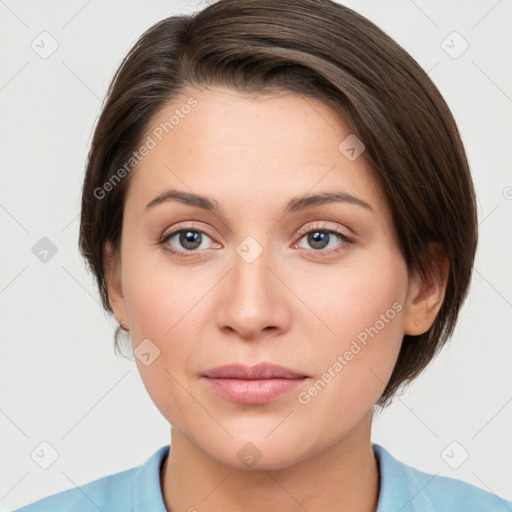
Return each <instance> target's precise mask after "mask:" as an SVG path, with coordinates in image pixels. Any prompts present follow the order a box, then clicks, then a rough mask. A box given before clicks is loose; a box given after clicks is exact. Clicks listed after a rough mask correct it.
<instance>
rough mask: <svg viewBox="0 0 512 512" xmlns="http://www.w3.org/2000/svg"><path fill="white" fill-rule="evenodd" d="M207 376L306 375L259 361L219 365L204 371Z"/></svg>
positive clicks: (225, 377) (298, 376)
mask: <svg viewBox="0 0 512 512" xmlns="http://www.w3.org/2000/svg"><path fill="white" fill-rule="evenodd" d="M204 376H205V377H209V378H215V379H244V380H256V379H278V378H281V379H297V378H301V377H306V375H304V374H302V373H299V372H296V371H294V370H291V369H290V368H286V367H284V366H280V365H278V364H273V363H259V364H256V365H254V366H247V365H245V364H241V363H234V364H226V365H224V366H217V367H216V368H212V369H210V370H208V371H207V372H205V373H204Z"/></svg>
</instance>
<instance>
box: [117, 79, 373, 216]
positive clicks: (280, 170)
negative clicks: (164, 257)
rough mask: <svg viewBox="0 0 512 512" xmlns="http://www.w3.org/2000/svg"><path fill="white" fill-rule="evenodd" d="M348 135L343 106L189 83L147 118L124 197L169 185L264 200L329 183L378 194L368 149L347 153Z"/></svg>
mask: <svg viewBox="0 0 512 512" xmlns="http://www.w3.org/2000/svg"><path fill="white" fill-rule="evenodd" d="M347 137H353V134H351V131H350V128H349V127H348V126H347V125H346V123H345V122H344V121H343V119H342V118H341V117H340V116H339V114H337V113H336V112H335V111H334V110H333V109H331V108H330V107H329V106H328V105H326V104H324V103H323V102H321V101H319V100H316V99H314V98H311V97H306V96H303V95H300V94H295V93H291V92H288V91H279V92H276V93H272V94H268V93H267V94H258V95H254V94H245V93H240V92H237V91H233V90H230V89H224V88H213V89H212V88H210V89H201V90H198V89H188V90H186V91H184V92H182V93H181V94H180V95H179V96H178V97H176V98H174V99H173V100H172V101H170V102H169V103H168V104H166V105H165V106H164V107H163V108H161V109H160V110H159V111H158V112H157V113H156V115H155V116H154V117H153V118H152V119H151V120H150V122H149V123H148V126H147V128H146V131H145V134H144V137H143V141H147V142H149V143H150V145H151V146H152V148H151V149H150V150H149V151H148V152H147V154H146V156H144V157H143V158H142V159H141V160H140V162H139V164H138V165H137V166H136V167H135V169H134V171H133V173H134V176H132V179H133V181H132V184H131V186H130V190H129V192H128V198H127V201H129V202H131V203H137V208H138V209H139V210H140V209H141V208H142V209H143V208H144V207H145V206H146V204H147V203H148V202H149V201H151V200H152V199H153V198H154V196H156V195H158V194H159V193H161V192H162V190H163V189H164V188H168V187H170V186H174V187H175V188H179V189H181V190H185V191H190V192H192V191H193V192H196V193H202V192H203V193H207V194H208V195H213V196H216V197H218V199H219V201H220V202H221V203H223V202H226V201H229V200H233V199H238V200H239V201H240V202H241V203H244V202H246V203H247V201H260V202H261V205H262V206H263V204H264V203H265V202H266V201H269V200H270V198H271V197H275V196H277V195H280V194H282V193H284V194H286V195H287V196H290V197H292V196H296V195H298V194H304V193H306V192H307V191H308V190H311V191H312V192H313V191H316V190H315V189H318V190H320V189H321V190H322V191H325V190H329V189H330V188H332V189H333V190H334V189H337V190H339V189H340V188H341V189H342V190H344V191H346V192H347V193H354V194H355V192H356V191H357V192H358V194H357V195H358V196H361V195H366V197H367V199H368V201H373V202H375V201H378V200H379V197H377V196H379V190H378V187H377V183H376V182H375V179H374V175H373V172H372V170H371V168H370V166H369V164H368V162H367V161H366V159H365V158H364V153H362V154H361V156H360V157H358V158H357V159H355V160H350V159H348V158H347V156H346V154H345V153H343V151H341V150H340V143H342V142H343V141H345V140H347Z"/></svg>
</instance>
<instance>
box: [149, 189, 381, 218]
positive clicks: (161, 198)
mask: <svg viewBox="0 0 512 512" xmlns="http://www.w3.org/2000/svg"><path fill="white" fill-rule="evenodd" d="M170 201H178V202H180V203H183V204H186V205H188V206H195V207H197V208H201V209H203V210H207V211H211V212H214V213H221V212H222V207H221V206H220V204H219V203H218V202H217V201H216V200H215V199H213V198H211V197H208V196H202V195H199V194H195V193H193V192H185V191H183V190H176V189H166V190H164V191H163V192H162V193H161V194H159V195H158V196H157V197H155V198H154V199H152V200H151V201H150V202H149V203H148V204H147V205H146V207H145V208H144V211H145V212H147V211H148V210H150V209H151V208H153V207H155V206H157V205H159V204H162V203H167V202H170ZM327 203H349V204H354V205H357V206H361V207H363V208H366V209H367V210H370V211H372V212H373V211H374V210H373V208H372V207H371V206H370V205H369V204H368V203H367V202H365V201H363V200H362V199H359V198H358V197H356V196H353V195H351V194H348V193H347V192H324V193H321V194H315V195H303V196H296V197H293V198H292V199H291V200H290V201H289V202H288V204H287V205H286V207H285V209H284V214H285V215H286V214H287V213H292V212H297V211H300V210H304V209H306V208H310V207H313V206H319V205H323V204H327Z"/></svg>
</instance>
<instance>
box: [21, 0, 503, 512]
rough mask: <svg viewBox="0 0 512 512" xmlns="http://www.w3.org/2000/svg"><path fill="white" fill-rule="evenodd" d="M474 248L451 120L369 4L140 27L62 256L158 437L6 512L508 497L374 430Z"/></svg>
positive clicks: (348, 505) (231, 11)
mask: <svg viewBox="0 0 512 512" xmlns="http://www.w3.org/2000/svg"><path fill="white" fill-rule="evenodd" d="M476 245H477V216H476V206H475V194H474V189H473V184H472V181H471V176H470V172H469V168H468V163H467V160H466V156H465V152H464V148H463V145H462V142H461V139H460V136H459V133H458V130H457V127H456V124H455V122H454V120H453V118H452V116H451V113H450V111H449V109H448V107H447V105H446V103H445V102H444V100H443V99H442V97H441V95H440V94H439V92H438V91H437V89H436V87H435V86H434V85H433V84H432V82H431V81H430V79H429V78H428V76H427V75H426V73H425V72H424V71H423V70H422V69H421V68H420V67H419V66H418V64H417V63H416V62H415V61H414V60H413V59H412V58H411V57H410V56H409V55H408V54H407V53H406V52H405V51H404V50H403V49H402V48H401V47H399V46H398V45H397V43H395V42H394V41H393V40H392V39H390V38H389V37H388V36H387V35H386V34H385V33H383V32H382V31H381V30H380V29H378V28H377V27H376V26H375V25H373V24H372V23H371V22H369V21H368V20H367V19H365V18H363V17H362V16H360V15H358V14H356V13H355V12H353V11H351V10H350V9H348V8H346V7H343V6H341V5H339V4H336V3H334V2H331V1H329V0H278V1H270V0H220V1H218V2H216V3H214V4H212V5H210V6H209V7H207V8H205V9H203V10H202V11H200V12H198V13H196V14H195V15H193V16H173V17H170V18H167V19H165V20H163V21H161V22H160V23H157V24H156V25H155V26H153V27H151V28H150V29H149V30H148V31H147V32H146V33H145V34H144V35H143V36H142V37H141V38H140V39H139V41H138V42H137V43H136V44H135V46H134V47H133V48H132V50H131V51H130V52H129V54H128V55H127V57H126V58H125V59H124V61H123V62H122V64H121V66H120V69H119V70H118V72H117V73H116V75H115V77H114V79H113V81H112V84H111V87H110V89H109V92H108V98H107V101H106V103H105V105H104V108H103V111H102V114H101V116H100V118H99V121H98V124H97V127H96V130H95V134H94V138H93V141H92V146H91V150H90V153H89V159H88V166H87V171H86V176H85V181H84V187H83V196H82V216H81V226H80V250H81V252H82V254H83V256H84V257H85V258H86V259H87V262H88V264H89V267H90V269H91V270H92V272H93V274H94V276H95V278H96V279H97V283H98V286H99V290H100V294H101V297H102V301H103V305H104V307H105V309H106V310H107V311H109V312H110V313H112V314H114V315H115V317H116V318H117V319H118V321H119V323H120V327H119V329H118V331H117V332H116V347H119V345H118V342H119V335H120V334H121V332H122V331H126V332H128V333H129V334H130V340H131V344H132V347H133V350H134V354H135V356H136V364H137V366H138V369H139V372H140V374H141V377H142V379H143V382H144V385H145V387H146V389H147V391H148V393H149V395H150V396H151V398H152V400H153V401H154V403H155V404H156V406H157V407H158V408H159V410H160V411H161V413H162V414H163V416H164V417H165V418H166V419H167V420H168V421H169V423H170V424H171V425H172V428H171V443H170V446H169V445H167V446H164V447H162V448H161V449H159V450H158V451H157V452H156V453H154V454H153V455H152V456H151V457H150V458H149V459H148V461H147V462H146V463H145V464H143V465H141V466H139V467H136V468H132V469H129V470H126V471H123V472H120V473H116V474H114V475H109V476H107V477H104V478H100V479H98V480H95V481H93V482H90V483H88V484H87V485H84V486H82V487H81V488H80V489H78V488H75V489H69V490H67V491H63V492H61V493H58V494H56V495H53V496H50V497H47V498H44V499H42V500H39V501H37V502H35V503H34V504H32V505H29V506H27V507H24V508H22V509H19V510H22V511H25V512H36V511H43V510H52V511H58V510H80V511H82V510H98V509H99V510H102V511H109V510H116V511H120V510H123V511H125V510H126V511H128V510H134V511H142V510H147V511H149V510H151V511H160V512H164V511H166V510H167V511H173V512H176V511H181V510H188V511H195V510H198V511H202V510H209V511H217V510H219V511H220V510H222V511H229V510H244V511H252V510H258V511H261V510H286V511H295V510H308V511H316V510H333V511H334V510H357V511H360V512H375V511H377V512H391V511H397V510H402V511H412V510H416V511H420V510H421V511H424V510H432V511H434V510H435V511H437V512H439V511H445V510H446V511H451V512H453V511H454V510H464V511H465V512H470V511H477V510H478V511H480V510H496V511H498V510H507V507H508V509H512V502H510V501H506V500H504V499H503V498H500V497H498V496H495V495H493V494H491V493H490V492H487V491H485V490H483V489H480V488H477V487H475V486H472V485H470V484H468V483H465V482H462V481H458V480H455V479H452V478H447V477H443V476H439V475H437V476H436V475H431V474H428V473H424V472H422V471H419V470H418V469H415V468H413V467H411V466H408V465H406V464H404V463H402V462H400V461H398V460H397V459H395V458H394V457H393V456H392V455H391V454H390V453H389V452H388V451H387V450H386V449H385V448H383V447H382V446H380V445H378V444H375V443H372V442H371V425H372V416H373V413H374V411H375V409H376V408H377V407H380V408H384V407H386V406H387V405H389V404H390V403H391V401H392V398H393V396H394V395H395V394H396V392H397V391H398V390H399V388H400V387H401V386H404V385H406V384H407V383H410V382H411V381H412V380H413V379H414V378H415V377H416V376H418V375H419V374H420V373H421V372H422V371H423V370H424V369H425V368H426V367H427V365H428V364H429V362H430V361H431V360H432V359H433V358H434V356H435V355H436V354H437V353H438V352H439V350H440V349H441V348H442V346H443V345H444V343H445V342H446V341H447V340H448V339H449V337H450V335H451V333H452V332H453V329H454V327H455V324H456V321H457V316H458V313H459V310H460V308H461V305H462V304H463V301H464V299H465V297H466V294H467V289H468V286H469V283H470V279H471V271H472V265H473V260H474V255H475V250H476Z"/></svg>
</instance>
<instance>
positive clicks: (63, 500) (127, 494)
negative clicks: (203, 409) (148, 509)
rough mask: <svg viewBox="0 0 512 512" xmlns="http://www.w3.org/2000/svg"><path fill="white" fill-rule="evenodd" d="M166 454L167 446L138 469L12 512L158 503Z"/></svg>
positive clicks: (94, 511) (126, 511)
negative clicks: (161, 466) (161, 468)
mask: <svg viewBox="0 0 512 512" xmlns="http://www.w3.org/2000/svg"><path fill="white" fill-rule="evenodd" d="M168 451H169V446H168V445H167V446H164V447H162V448H160V449H159V450H158V451H157V452H155V453H154V454H153V455H152V456H151V457H150V458H149V459H148V460H147V461H146V462H145V463H144V464H142V465H140V466H136V467H133V468H130V469H126V470H124V471H120V472H119V473H114V474H112V475H107V476H104V477H102V478H98V479H96V480H93V481H91V482H88V483H86V484H83V485H80V486H78V487H73V488H70V489H66V490H64V491H61V492H58V493H56V494H52V495H51V496H46V497H45V498H41V499H39V500H37V501H35V502H32V503H30V504H28V505H25V506H24V507H22V508H18V509H16V510H14V511H13V512H65V511H66V512H67V511H69V512H71V511H73V512H75V511H80V512H98V510H101V511H102V512H131V511H132V510H134V503H140V504H143V505H146V504H152V505H154V504H160V500H162V497H161V489H160V480H159V471H160V464H161V462H162V461H163V460H164V458H165V456H166V455H167V453H168ZM162 503H163V502H162ZM155 510H160V509H155ZM164 510H165V509H164Z"/></svg>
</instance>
